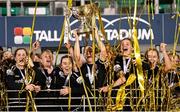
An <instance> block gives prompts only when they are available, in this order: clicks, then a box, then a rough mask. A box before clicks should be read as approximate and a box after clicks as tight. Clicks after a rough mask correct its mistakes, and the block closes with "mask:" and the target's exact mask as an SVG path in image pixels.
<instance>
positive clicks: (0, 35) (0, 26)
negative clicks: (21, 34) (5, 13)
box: [0, 17, 6, 46]
mask: <svg viewBox="0 0 180 112" xmlns="http://www.w3.org/2000/svg"><path fill="white" fill-rule="evenodd" d="M5 38H6V36H5V17H0V46H5Z"/></svg>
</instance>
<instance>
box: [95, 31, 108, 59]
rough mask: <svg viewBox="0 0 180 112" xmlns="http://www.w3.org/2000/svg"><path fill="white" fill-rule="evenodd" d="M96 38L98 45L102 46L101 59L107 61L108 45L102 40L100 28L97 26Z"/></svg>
mask: <svg viewBox="0 0 180 112" xmlns="http://www.w3.org/2000/svg"><path fill="white" fill-rule="evenodd" d="M95 38H96V41H97V44H98V47H99V48H100V50H101V51H100V60H102V61H105V60H106V56H107V52H106V47H105V45H104V43H103V42H102V41H101V38H99V35H98V29H97V28H95Z"/></svg>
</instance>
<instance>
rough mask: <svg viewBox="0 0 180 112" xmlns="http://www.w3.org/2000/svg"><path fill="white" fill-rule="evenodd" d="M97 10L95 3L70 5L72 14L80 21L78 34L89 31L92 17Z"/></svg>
mask: <svg viewBox="0 0 180 112" xmlns="http://www.w3.org/2000/svg"><path fill="white" fill-rule="evenodd" d="M97 11H98V8H97V6H96V4H86V5H82V6H78V7H72V16H73V17H74V18H76V19H78V20H79V21H80V22H81V23H80V27H79V28H78V29H77V33H78V34H84V33H89V32H91V31H92V18H93V17H94V18H95V15H96V14H97Z"/></svg>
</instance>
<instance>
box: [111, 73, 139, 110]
mask: <svg viewBox="0 0 180 112" xmlns="http://www.w3.org/2000/svg"><path fill="white" fill-rule="evenodd" d="M135 79H136V75H134V74H131V75H130V76H129V77H128V80H127V81H126V83H125V84H124V85H122V86H121V87H120V88H119V89H118V92H117V96H116V105H115V107H113V108H112V110H122V109H123V106H124V103H125V99H126V96H127V93H125V88H126V86H129V85H131V84H132V83H133V82H134V81H135Z"/></svg>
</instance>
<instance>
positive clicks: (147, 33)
mask: <svg viewBox="0 0 180 112" xmlns="http://www.w3.org/2000/svg"><path fill="white" fill-rule="evenodd" d="M97 19H98V18H97ZM63 20H64V16H38V17H37V18H36V23H35V29H34V32H33V41H35V40H39V41H40V42H41V46H42V47H57V46H58V44H59V41H60V34H61V29H62V24H63ZM136 20H137V22H138V23H137V30H138V39H139V43H140V44H150V38H152V39H153V44H155V45H159V44H160V43H161V42H162V41H163V38H164V41H165V42H166V43H167V44H173V41H174V32H175V19H172V15H170V14H158V15H154V18H151V19H150V21H148V16H147V15H142V16H141V17H140V18H139V16H137V17H136ZM102 21H103V23H104V28H105V32H106V34H107V39H108V41H109V43H111V45H116V44H117V43H118V41H119V40H121V39H123V38H127V37H131V34H132V32H133V30H132V24H129V23H132V21H133V17H127V16H126V15H123V16H120V15H108V16H106V15H104V16H102ZM128 21H130V22H128ZM178 21H179V20H178ZM31 25H32V17H7V29H8V30H7V38H8V39H7V46H9V47H10V46H11V47H14V46H29V40H30V34H31ZM79 25H80V23H79V21H78V20H76V19H74V18H73V17H71V20H70V27H71V29H72V30H73V29H76V28H78V27H79ZM97 26H98V21H97ZM69 39H70V41H71V43H72V45H73V44H74V41H75V39H74V38H73V37H70V38H69ZM90 39H91V38H90ZM80 45H81V46H84V45H85V35H80Z"/></svg>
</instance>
